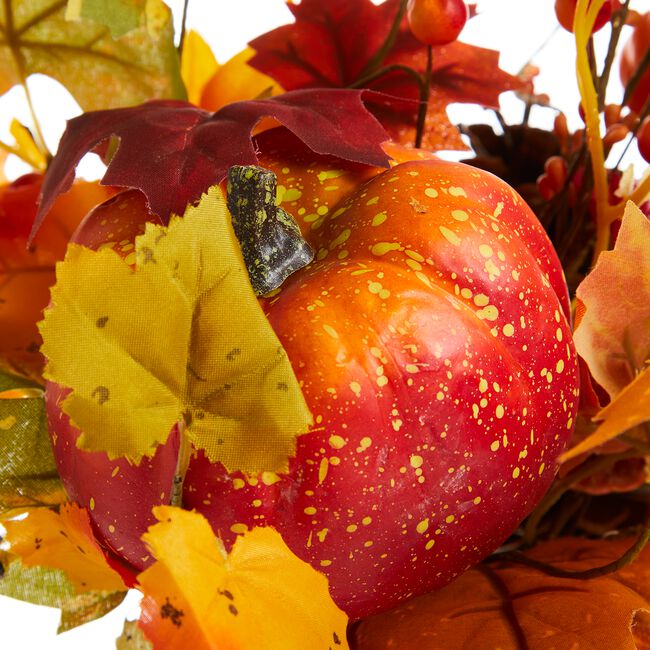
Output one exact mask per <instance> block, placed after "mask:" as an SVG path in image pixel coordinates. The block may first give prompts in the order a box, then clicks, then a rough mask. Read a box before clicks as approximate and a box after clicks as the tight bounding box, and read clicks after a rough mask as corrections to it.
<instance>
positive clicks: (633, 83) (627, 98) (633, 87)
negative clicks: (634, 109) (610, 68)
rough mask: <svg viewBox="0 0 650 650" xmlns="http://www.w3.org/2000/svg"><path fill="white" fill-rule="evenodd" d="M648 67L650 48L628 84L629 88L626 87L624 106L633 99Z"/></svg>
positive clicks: (649, 63) (649, 64)
mask: <svg viewBox="0 0 650 650" xmlns="http://www.w3.org/2000/svg"><path fill="white" fill-rule="evenodd" d="M648 66H650V48H648V49H647V50H646V51H645V54H644V55H643V58H642V59H641V63H640V64H639V67H638V68H637V69H636V70H635V72H634V74H633V75H632V77H631V78H630V80H629V81H628V82H627V86H625V94H624V95H623V104H627V103H628V101H630V97H632V93H634V91H635V90H636V87H637V86H638V85H639V81H641V77H643V75H644V73H645V71H646V70H647V69H648Z"/></svg>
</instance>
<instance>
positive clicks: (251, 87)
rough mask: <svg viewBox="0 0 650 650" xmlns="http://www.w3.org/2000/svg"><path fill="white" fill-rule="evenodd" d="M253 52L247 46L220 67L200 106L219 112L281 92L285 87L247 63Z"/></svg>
mask: <svg viewBox="0 0 650 650" xmlns="http://www.w3.org/2000/svg"><path fill="white" fill-rule="evenodd" d="M254 55H255V51H254V50H252V49H251V48H250V47H247V48H246V49H244V50H242V51H241V52H239V53H238V54H235V56H233V57H232V58H230V59H228V61H226V62H225V63H224V64H223V65H222V66H219V68H218V69H217V70H216V71H215V72H214V74H213V75H212V77H210V79H208V80H207V83H206V84H205V86H204V87H203V89H202V92H201V95H200V106H201V108H205V109H206V110H208V111H218V110H219V109H220V108H222V107H223V106H226V105H227V104H231V103H233V102H240V101H243V100H246V99H260V98H262V97H272V96H274V95H279V94H280V93H281V92H282V88H281V87H280V86H279V85H278V84H277V83H276V82H275V81H274V80H273V79H271V77H269V76H268V75H265V74H263V73H261V72H260V71H259V70H256V69H255V68H253V67H252V66H250V65H249V64H248V62H249V61H250V60H251V59H252V58H253V56H254ZM196 103H199V102H196Z"/></svg>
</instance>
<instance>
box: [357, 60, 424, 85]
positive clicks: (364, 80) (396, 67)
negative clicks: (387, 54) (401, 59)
mask: <svg viewBox="0 0 650 650" xmlns="http://www.w3.org/2000/svg"><path fill="white" fill-rule="evenodd" d="M391 72H403V73H404V74H407V75H409V76H410V77H412V78H413V80H414V81H415V82H417V84H418V86H422V76H421V75H420V73H419V72H417V71H416V70H414V69H413V68H409V67H408V66H407V65H402V64H400V63H393V64H391V65H386V66H384V67H382V68H379V69H378V70H375V71H374V72H371V73H369V74H367V75H366V76H365V77H359V79H357V80H356V81H355V82H354V83H352V84H350V85H349V86H348V88H365V87H366V86H367V85H368V84H369V83H371V82H373V81H374V80H375V79H379V77H383V76H384V75H387V74H389V73H391Z"/></svg>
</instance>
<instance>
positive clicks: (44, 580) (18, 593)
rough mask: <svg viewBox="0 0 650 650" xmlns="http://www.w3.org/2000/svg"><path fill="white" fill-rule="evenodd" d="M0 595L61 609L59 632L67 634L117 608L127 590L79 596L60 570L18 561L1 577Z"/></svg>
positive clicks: (86, 593)
mask: <svg viewBox="0 0 650 650" xmlns="http://www.w3.org/2000/svg"><path fill="white" fill-rule="evenodd" d="M0 594H2V595H3V596H8V597H9V598H16V599H17V600H23V601H25V602H29V603H33V604H34V605H45V606H47V607H57V608H59V609H60V610H61V622H60V624H59V629H58V632H65V631H66V630H71V629H72V628H74V627H77V626H79V625H83V624H84V623H88V622H90V621H94V620H95V619H97V618H101V617H102V616H104V615H105V614H108V612H110V611H111V610H113V609H115V608H116V607H117V606H118V605H119V604H120V603H121V602H122V601H123V600H124V597H125V596H126V591H124V590H120V591H112V592H104V591H88V592H85V593H82V594H78V593H76V591H75V588H74V587H73V586H72V583H71V582H70V581H69V580H68V578H67V577H66V574H65V572H64V571H62V570H60V569H46V568H44V567H40V566H34V567H24V566H23V565H22V563H21V562H20V560H18V559H15V560H14V561H13V562H11V563H10V564H9V566H8V567H5V571H4V573H3V575H2V577H1V578H0Z"/></svg>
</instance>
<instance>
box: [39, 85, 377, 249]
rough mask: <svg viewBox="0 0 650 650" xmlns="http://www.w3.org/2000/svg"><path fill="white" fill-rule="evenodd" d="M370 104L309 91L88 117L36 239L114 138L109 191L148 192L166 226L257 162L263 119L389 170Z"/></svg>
mask: <svg viewBox="0 0 650 650" xmlns="http://www.w3.org/2000/svg"><path fill="white" fill-rule="evenodd" d="M367 96H368V93H367V92H364V91H355V90H336V89H320V90H301V91H296V92H293V93H285V94H283V95H280V96H278V97H271V98H269V99H263V100H255V101H243V102H236V103H234V104H229V105H228V106H224V107H223V108H221V109H220V110H219V111H217V112H216V113H214V114H212V113H208V112H207V111H204V110H201V109H200V108H196V107H195V106H192V105H190V104H187V103H184V102H169V101H168V102H165V101H154V102H148V103H147V104H144V105H142V106H137V107H133V108H124V109H119V110H111V111H97V112H95V113H87V114H85V115H81V116H79V117H77V118H74V119H73V120H70V121H69V122H68V126H67V129H66V131H65V133H64V134H63V138H62V139H61V142H60V144H59V149H58V152H57V155H56V156H55V157H54V159H53V161H52V163H51V164H50V167H49V169H48V173H47V175H46V177H45V181H44V183H43V192H42V200H41V204H40V207H39V212H38V215H37V217H36V221H35V223H34V227H33V229H32V236H33V235H34V233H36V231H37V230H38V228H39V226H40V223H41V221H42V220H43V217H44V216H45V214H47V212H48V211H49V210H50V207H51V206H52V203H53V201H54V200H55V198H56V197H57V196H58V195H59V194H60V193H61V192H65V191H66V190H67V188H68V187H70V185H71V184H72V181H73V179H74V175H75V167H76V165H77V164H78V163H79V161H80V160H81V158H83V156H84V155H85V154H86V153H88V152H89V151H93V150H94V149H95V147H97V145H99V144H100V143H101V142H103V141H104V140H106V139H108V138H110V137H111V136H117V137H118V138H119V139H120V145H119V147H118V149H117V152H116V153H115V155H114V156H113V158H112V159H111V161H110V164H109V166H108V170H107V172H106V174H105V175H104V178H103V181H102V182H103V184H105V185H114V186H119V187H134V188H137V189H139V190H142V191H143V192H144V194H145V195H146V196H147V199H148V201H149V205H150V207H151V210H152V212H154V213H155V214H156V215H158V216H159V217H160V218H161V219H162V220H163V221H164V222H165V223H167V221H168V220H169V218H170V216H171V215H172V214H183V213H184V212H185V208H186V206H187V205H188V203H192V202H194V201H197V200H198V199H199V198H200V197H201V194H203V193H204V192H205V191H207V189H208V187H210V186H212V185H214V184H215V183H219V182H220V181H221V180H223V179H224V178H225V176H226V173H227V171H228V169H229V168H230V167H231V166H232V165H254V164H255V163H256V162H257V154H256V152H255V147H254V146H253V143H252V141H251V131H252V129H253V128H254V127H255V126H256V125H257V124H258V122H259V121H260V120H261V119H262V118H263V117H273V118H275V119H276V120H278V121H279V122H281V123H282V124H284V125H285V126H286V127H287V128H288V129H289V130H290V131H292V132H293V133H295V134H296V135H297V136H298V137H299V138H300V139H301V140H302V141H303V142H304V143H305V144H306V145H307V146H309V147H310V148H311V149H312V150H314V151H315V152H317V153H321V154H331V155H334V156H337V157H338V158H343V159H345V160H352V161H356V162H360V163H365V164H368V165H375V166H380V167H388V160H389V159H388V156H387V155H386V153H385V152H384V150H383V149H382V148H381V146H380V145H381V143H382V142H384V141H385V140H387V139H388V136H387V134H386V131H384V129H383V128H382V127H381V125H380V124H379V123H378V122H377V120H376V119H375V118H374V117H373V116H372V115H371V114H370V113H369V112H368V111H367V109H366V108H365V106H364V101H365V99H366V97H367Z"/></svg>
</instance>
